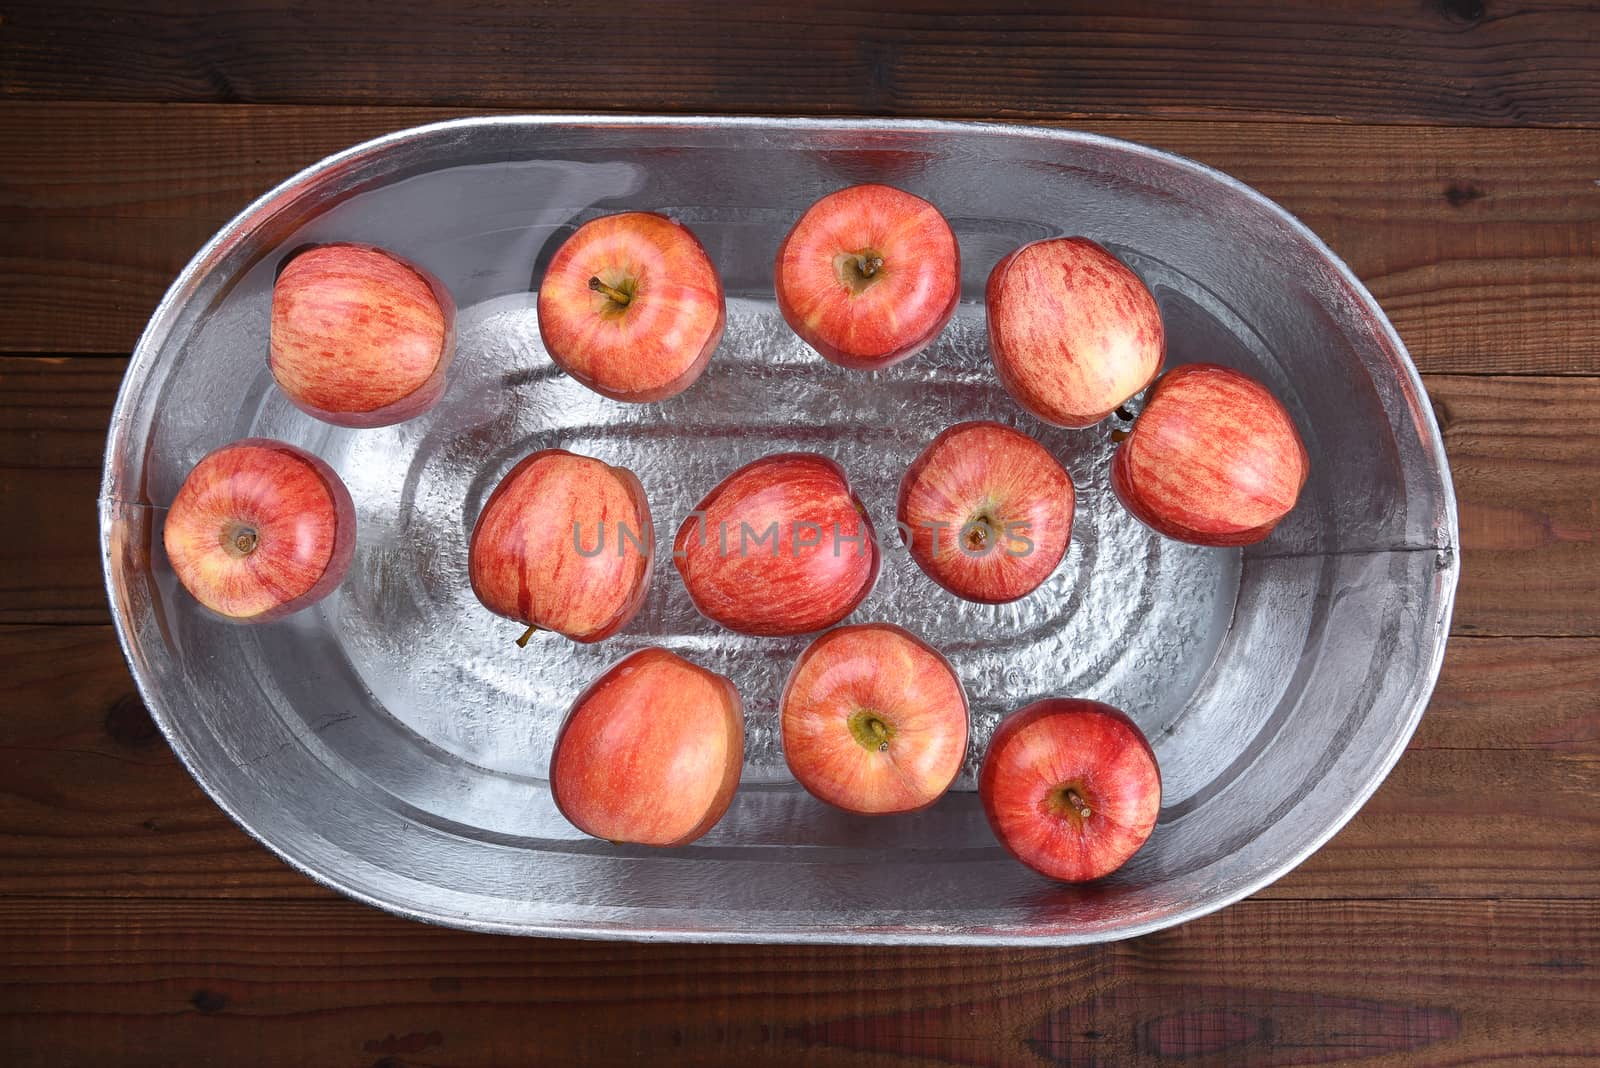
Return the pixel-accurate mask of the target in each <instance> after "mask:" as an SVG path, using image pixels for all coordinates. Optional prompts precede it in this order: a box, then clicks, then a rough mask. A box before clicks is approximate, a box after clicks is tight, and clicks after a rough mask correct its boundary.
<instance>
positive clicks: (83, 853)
mask: <svg viewBox="0 0 1600 1068" xmlns="http://www.w3.org/2000/svg"><path fill="white" fill-rule="evenodd" d="M1597 691H1600V639H1581V640H1579V639H1569V640H1564V641H1554V640H1537V641H1530V640H1516V639H1487V638H1457V639H1455V640H1454V641H1453V642H1452V643H1451V646H1450V650H1449V653H1448V657H1447V661H1446V665H1445V670H1444V674H1443V676H1442V677H1441V680H1440V684H1439V689H1438V691H1437V693H1436V694H1435V697H1434V701H1433V704H1432V707H1431V708H1430V711H1429V712H1428V714H1427V716H1425V717H1424V719H1423V724H1424V726H1423V728H1422V730H1421V732H1420V733H1419V734H1418V736H1417V739H1416V740H1415V742H1414V743H1413V745H1412V748H1411V750H1410V751H1409V752H1407V754H1406V755H1405V757H1404V758H1402V760H1401V761H1400V763H1399V765H1398V766H1397V767H1396V768H1395V770H1394V772H1393V774H1391V775H1390V777H1389V779H1388V780H1387V781H1386V782H1385V783H1384V785H1383V786H1382V787H1381V788H1380V789H1379V791H1378V793H1377V795H1376V796H1375V797H1374V798H1373V799H1372V801H1370V802H1369V803H1368V804H1367V806H1366V807H1365V808H1364V809H1363V810H1362V811H1361V813H1360V814H1359V815H1358V816H1357V817H1356V819H1355V820H1354V821H1353V822H1352V823H1351V824H1350V825H1349V826H1348V827H1346V828H1345V830H1344V831H1342V832H1341V833H1340V834H1339V835H1338V836H1337V837H1335V838H1334V839H1333V841H1332V842H1330V843H1329V844H1328V845H1327V846H1325V847H1324V848H1323V849H1322V850H1321V851H1319V852H1318V853H1317V854H1316V855H1315V856H1313V857H1312V858H1311V859H1310V860H1308V861H1307V862H1306V863H1305V864H1303V865H1302V866H1301V867H1300V868H1298V869H1297V870H1296V871H1294V872H1293V873H1291V874H1290V875H1288V876H1287V877H1285V878H1284V879H1283V880H1281V881H1280V882H1279V883H1277V884H1275V885H1274V886H1272V887H1270V888H1269V889H1267V890H1266V891H1264V892H1263V894H1262V895H1260V896H1262V897H1272V898H1282V899H1306V898H1316V899H1331V898H1344V897H1350V896H1353V895H1358V896H1363V897H1368V898H1405V897H1410V898H1462V897H1494V898H1501V899H1511V898H1533V897H1538V898H1548V899H1556V898H1572V899H1580V898H1595V897H1600V811H1597V810H1596V808H1595V805H1594V797H1595V796H1596V794H1597V792H1600V707H1597V706H1596V702H1595V697H1594V695H1595V693H1596V692H1597ZM0 707H4V708H6V709H7V715H6V717H5V722H4V726H3V730H0V767H3V768H4V769H5V775H4V778H3V781H4V786H3V788H0V899H4V898H6V897H14V896H18V895H73V894H80V893H84V892H86V890H87V889H88V888H90V887H92V888H93V893H94V894H95V895H96V896H100V897H110V896H132V897H168V898H171V897H184V898H197V899H198V898H216V897H228V898H298V899H314V900H323V899H327V898H329V897H331V895H330V893H329V892H328V891H325V890H322V889H321V888H319V887H317V886H316V885H314V884H313V883H311V882H310V881H309V880H307V879H305V878H303V877H301V876H300V875H298V874H296V873H295V872H293V871H291V870H290V869H289V868H287V867H285V866H284V865H283V864H281V863H280V862H279V861H278V860H277V859H275V858H274V857H273V856H272V855H271V854H270V853H268V852H267V851H266V850H265V849H263V848H262V847H261V846H259V845H257V844H256V843H255V842H254V841H252V840H251V839H249V838H248V837H247V836H246V835H245V834H244V833H243V832H241V831H239V830H238V829H237V828H235V827H234V826H233V824H232V823H230V822H229V821H228V819H227V818H226V817H225V816H224V815H223V814H222V812H221V811H220V810H219V809H218V808H216V806H214V805H213V804H212V803H211V802H210V801H209V800H208V799H207V798H206V797H205V796H204V794H202V793H201V791H200V789H199V787H197V786H196V785H195V784H194V783H193V781H192V780H191V779H190V778H189V776H188V774H187V773H186V772H185V771H184V770H183V768H182V767H181V766H180V765H179V764H178V762H177V759H176V758H175V757H174V756H173V754H172V752H171V751H170V750H169V749H168V747H167V746H166V744H165V742H164V741H163V740H162V738H161V737H160V734H159V732H157V730H156V729H155V727H154V726H153V724H152V723H151V721H150V720H149V718H148V714H147V713H146V712H145V711H144V708H143V706H142V705H141V704H140V703H139V701H138V698H137V697H136V695H135V694H134V691H133V684H132V681H131V680H130V679H129V677H128V674H127V669H126V667H124V665H123V662H122V657H121V654H120V651H119V650H118V648H117V646H116V642H115V640H114V638H113V637H112V634H111V631H110V628H109V627H92V626H64V627H0ZM1508 710H1514V712H1508ZM352 908H354V906H352ZM0 911H3V910H0Z"/></svg>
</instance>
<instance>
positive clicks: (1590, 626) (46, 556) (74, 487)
mask: <svg viewBox="0 0 1600 1068" xmlns="http://www.w3.org/2000/svg"><path fill="white" fill-rule="evenodd" d="M124 366H125V363H124V361H120V360H99V359H94V358H89V357H75V358H68V359H44V358H31V359H30V358H23V357H3V356H0V448H3V449H4V450H5V451H4V452H0V493H3V494H4V495H5V499H7V500H18V501H28V502H32V503H31V504H30V508H32V509H33V511H32V513H31V514H32V515H33V516H34V518H33V520H32V521H30V522H27V523H8V524H0V623H98V622H105V621H106V620H107V619H108V618H109V612H108V609H107V607H106V603H105V594H104V591H103V588H102V583H101V576H100V557H99V547H98V540H97V538H98V535H97V532H96V529H95V515H94V507H93V501H94V499H95V497H96V494H97V492H98V485H99V464H100V450H101V448H103V444H102V443H103V440H104V437H103V435H104V428H105V426H106V425H107V424H108V422H109V420H110V412H111V405H112V402H113V400H114V399H115V396H116V388H117V384H118V382H119V381H120V371H121V370H122V368H123V367H124ZM1425 381H1426V385H1427V388H1428V391H1429V393H1430V394H1431V396H1432V398H1433V401H1434V406H1435V409H1436V410H1437V411H1438V413H1439V415H1440V418H1441V421H1442V423H1443V425H1444V434H1445V447H1446V450H1447V451H1448V453H1449V455H1450V459H1451V463H1452V465H1453V476H1454V479H1455V485H1456V494H1457V497H1458V499H1459V503H1460V512H1461V545H1462V552H1463V557H1462V562H1463V566H1462V579H1461V587H1460V591H1459V594H1458V597H1457V603H1456V614H1455V620H1454V629H1455V630H1456V632H1458V633H1462V634H1478V635H1502V634H1503V635H1518V634H1566V635H1600V429H1597V428H1600V378H1577V377H1572V378H1532V377H1516V376H1504V377H1502V376H1495V377H1475V376H1461V375H1428V376H1426V379H1425ZM218 444H222V442H220V441H219V442H218Z"/></svg>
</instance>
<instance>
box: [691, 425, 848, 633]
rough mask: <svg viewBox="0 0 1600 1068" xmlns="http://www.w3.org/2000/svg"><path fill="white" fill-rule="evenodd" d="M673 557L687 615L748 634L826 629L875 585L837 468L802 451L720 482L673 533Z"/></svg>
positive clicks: (762, 461) (845, 484) (752, 466)
mask: <svg viewBox="0 0 1600 1068" xmlns="http://www.w3.org/2000/svg"><path fill="white" fill-rule="evenodd" d="M672 558H673V560H672V562H673V564H674V565H676V566H677V568H678V572H679V574H681V575H682V576H683V584H684V586H685V587H686V588H687V589H688V591H689V597H690V599H691V600H693V601H694V604H695V607H696V608H698V609H700V611H701V612H702V613H704V614H705V615H706V616H707V617H708V618H710V619H712V620H715V621H716V622H718V623H721V624H722V625H723V626H725V627H728V628H730V629H732V630H737V631H743V632H744V633H746V634H765V635H778V634H805V633H807V632H808V631H814V630H821V629H823V628H824V627H831V626H833V625H834V624H835V623H837V622H839V620H841V619H843V618H844V617H845V616H847V615H849V614H850V613H851V612H853V611H855V609H856V606H857V605H859V604H860V603H861V602H862V600H864V599H865V598H866V596H867V594H868V593H870V592H872V584H873V583H874V582H875V581H876V580H877V577H878V542H877V535H876V534H875V533H874V531H873V529H872V523H871V521H870V520H868V519H867V514H866V510H865V509H864V508H863V507H862V505H861V502H860V501H859V500H858V499H857V498H856V496H855V494H853V493H852V492H851V491H850V482H849V480H848V479H846V478H845V473H844V469H843V468H841V467H840V466H839V465H838V464H836V463H834V462H833V461H832V460H830V459H828V458H827V457H825V456H818V455H816V454H815V453H805V452H790V453H779V454H776V455H773V456H767V457H763V458H762V459H760V460H757V461H755V462H754V463H751V464H746V465H745V466H744V467H741V468H739V470H737V471H735V472H734V473H733V474H731V475H729V476H728V477H727V478H725V479H723V480H722V481H721V482H720V483H719V484H718V485H717V487H716V488H715V489H713V490H712V491H711V492H710V494H708V495H707V496H706V498H705V499H704V500H703V501H701V502H700V503H699V505H698V506H696V508H695V511H694V512H693V514H691V515H690V516H689V518H688V519H686V520H684V522H683V525H682V526H681V527H679V528H678V536H677V538H676V539H674V541H673V545H672Z"/></svg>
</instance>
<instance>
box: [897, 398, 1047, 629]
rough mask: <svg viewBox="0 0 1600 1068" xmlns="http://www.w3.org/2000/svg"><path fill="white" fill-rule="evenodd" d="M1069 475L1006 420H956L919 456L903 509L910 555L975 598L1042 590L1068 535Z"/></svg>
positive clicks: (1003, 598)
mask: <svg viewBox="0 0 1600 1068" xmlns="http://www.w3.org/2000/svg"><path fill="white" fill-rule="evenodd" d="M1074 506H1075V495H1074V492H1073V487H1072V478H1071V476H1070V475H1068V474H1067V472H1066V469H1065V468H1063V467H1062V466H1061V464H1059V463H1058V462H1057V461H1056V459H1055V457H1053V456H1051V455H1050V453H1049V451H1048V450H1046V449H1045V447H1044V446H1043V445H1040V444H1039V443H1038V442H1037V441H1035V440H1034V439H1033V438H1031V437H1029V436H1028V435H1027V434H1024V433H1023V432H1022V431H1020V430H1015V429H1013V428H1011V427H1008V426H1006V425H1004V424H1002V423H995V422H987V421H977V422H970V423H958V424H957V425H955V426H953V427H950V428H949V429H947V430H945V431H944V432H943V433H942V434H940V435H939V436H938V437H936V438H934V439H933V442H932V443H931V444H929V446H928V447H927V448H926V449H924V450H923V452H922V454H921V455H920V456H918V457H917V459H916V460H915V461H914V462H913V463H912V464H911V467H910V469H908V470H907V471H906V474H905V478H904V479H903V480H902V481H901V483H900V498H899V505H898V509H897V514H898V516H899V520H900V524H901V534H902V536H907V535H909V538H910V549H911V558H912V559H913V560H915V561H916V562H917V566H918V567H920V568H922V570H923V572H924V573H926V574H927V576H928V577H929V578H931V579H933V581H935V582H937V583H938V584H939V585H941V586H943V587H944V588H945V589H947V590H949V591H950V592H951V593H953V594H955V595H956V596H957V597H963V598H965V599H967V600H969V601H978V602H980V603H983V604H1002V603H1004V602H1007V601H1015V600H1017V599H1018V598H1019V597H1025V596H1027V595H1028V594H1029V593H1032V592H1033V591H1034V590H1036V589H1038V587H1039V585H1040V584H1041V583H1042V582H1044V580H1045V579H1047V578H1049V577H1050V574H1051V572H1053V571H1055V569H1056V567H1057V566H1058V565H1059V564H1060V563H1061V560H1062V557H1064V556H1065V555H1066V552H1067V545H1068V542H1069V541H1070V540H1071V538H1072V514H1073V509H1074Z"/></svg>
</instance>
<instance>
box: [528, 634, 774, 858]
mask: <svg viewBox="0 0 1600 1068" xmlns="http://www.w3.org/2000/svg"><path fill="white" fill-rule="evenodd" d="M743 717H744V705H743V703H742V702H741V701H740V700H739V691H738V690H736V689H734V687H733V683H731V682H729V681H728V680H727V679H725V678H723V677H722V676H721V675H718V674H716V673H715V672H711V671H707V670H706V669H705V668H702V667H699V666H698V665H695V664H691V663H690V662H689V661H687V660H685V659H684V658H683V657H681V656H677V655H675V654H673V653H669V652H667V651H666V650H664V649H641V650H639V651H638V652H636V653H633V654H632V655H630V656H627V657H625V658H623V660H622V661H621V662H619V663H618V664H616V665H615V666H614V667H612V668H611V669H610V670H609V671H607V672H606V673H605V674H604V675H601V676H600V677H599V678H598V679H596V680H595V682H594V683H593V684H592V685H591V686H590V687H589V688H588V689H587V690H584V691H583V693H582V694H581V695H580V696H579V697H578V700H577V701H576V702H574V703H573V706H572V711H571V712H569V713H568V714H567V718H566V721H565V722H564V723H563V724H562V725H561V733H560V734H558V735H557V736H556V744H555V750H554V752H553V753H552V754H551V757H550V791H551V793H552V794H553V796H554V798H555V802H556V807H557V808H559V809H560V810H561V814H562V815H563V816H565V817H566V818H567V819H568V820H569V821H571V823H572V825H573V826H575V827H577V828H578V830H580V831H582V832H583V833H585V834H591V835H594V836H595V837H596V838H606V839H609V840H611V841H613V842H619V843H620V842H637V843H639V844H641V845H651V846H680V845H684V844H686V843H688V842H692V841H694V840H695V839H696V838H699V837H700V836H701V835H702V834H705V833H706V832H707V831H709V830H710V829H711V828H712V826H713V825H715V824H716V822H717V821H718V820H719V819H721V818H722V816H723V813H725V812H727V811H728V805H729V804H730V803H731V802H732V801H733V794H734V791H735V790H736V789H738V786H739V771H740V769H741V768H742V767H743V765H744V718H743Z"/></svg>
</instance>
